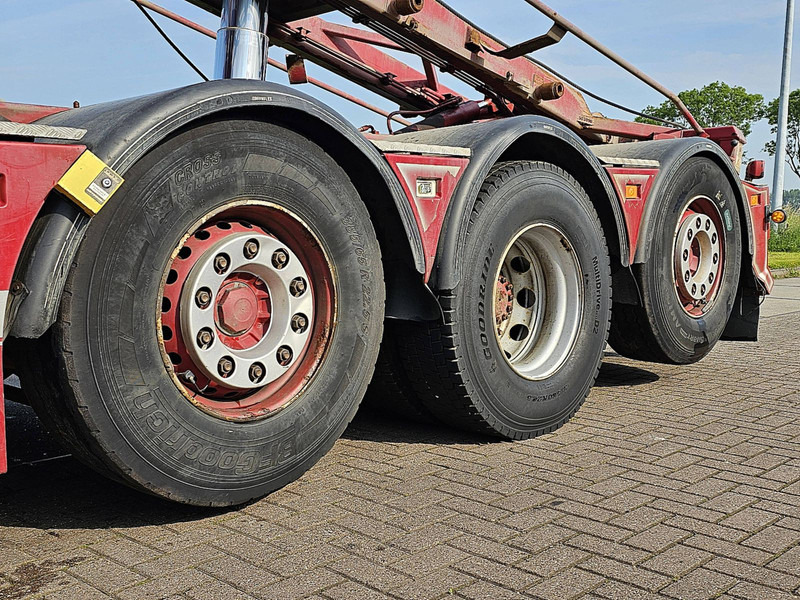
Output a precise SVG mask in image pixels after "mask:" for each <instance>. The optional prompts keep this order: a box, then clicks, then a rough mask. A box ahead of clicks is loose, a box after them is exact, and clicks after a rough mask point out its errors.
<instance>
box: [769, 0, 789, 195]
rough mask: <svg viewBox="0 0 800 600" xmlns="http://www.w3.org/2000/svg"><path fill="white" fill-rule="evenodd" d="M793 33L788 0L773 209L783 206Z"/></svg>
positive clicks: (773, 186) (773, 184) (773, 185)
mask: <svg viewBox="0 0 800 600" xmlns="http://www.w3.org/2000/svg"><path fill="white" fill-rule="evenodd" d="M793 35H794V0H787V1H786V37H785V40H784V44H783V73H782V75H781V99H780V102H779V105H778V139H777V141H776V146H775V179H774V180H773V183H772V210H777V209H779V208H782V207H783V174H784V171H785V169H786V128H787V124H788V121H789V93H790V87H791V79H792V37H793Z"/></svg>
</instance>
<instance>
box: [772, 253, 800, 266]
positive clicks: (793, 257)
mask: <svg viewBox="0 0 800 600" xmlns="http://www.w3.org/2000/svg"><path fill="white" fill-rule="evenodd" d="M769 268H770V269H793V268H800V252H770V253H769Z"/></svg>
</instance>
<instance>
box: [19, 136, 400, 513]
mask: <svg viewBox="0 0 800 600" xmlns="http://www.w3.org/2000/svg"><path fill="white" fill-rule="evenodd" d="M383 286H384V283H383V270H382V266H381V258H380V248H379V246H378V242H377V239H376V235H375V231H374V229H373V227H372V223H371V221H370V218H369V214H368V212H367V210H366V207H365V206H364V204H363V202H362V201H361V199H360V197H359V195H358V192H357V191H356V189H355V188H354V186H353V184H352V183H351V182H350V180H349V178H348V177H347V175H346V173H345V172H344V171H343V170H342V169H341V167H339V166H338V165H337V164H336V162H335V161H334V160H333V159H332V158H331V157H330V156H329V155H327V154H326V153H325V152H324V151H323V150H322V149H321V148H320V147H318V146H317V145H316V144H314V143H313V142H311V141H310V140H308V139H306V138H305V137H302V136H300V135H298V134H296V133H294V132H292V131H289V130H287V129H284V128H281V127H278V126H276V125H272V124H267V123H262V122H257V121H247V120H218V121H212V122H208V123H205V124H202V125H198V126H195V127H193V128H191V129H187V130H184V131H183V132H180V133H179V134H177V135H175V136H173V137H171V138H170V139H169V140H168V141H166V142H165V143H163V144H162V145H160V146H159V147H158V148H156V149H155V150H153V151H152V152H151V153H150V154H148V155H147V156H145V157H144V158H143V159H142V160H141V161H140V162H139V163H137V164H136V165H135V166H134V167H133V168H132V169H131V170H130V171H129V172H128V173H127V174H126V184H125V185H124V186H123V188H122V189H121V190H120V192H119V194H118V195H117V196H115V198H114V199H113V200H112V201H111V202H110V203H109V205H108V206H106V207H105V208H104V209H103V210H102V211H101V212H100V213H99V214H98V215H97V216H96V217H95V218H94V219H93V220H92V222H91V223H90V225H89V228H88V230H87V233H86V237H85V239H84V241H83V243H82V245H81V247H80V249H79V252H78V255H77V257H76V259H75V261H74V263H73V265H72V268H71V272H70V274H69V278H68V281H67V285H66V289H65V292H64V297H63V300H62V304H61V308H60V313H59V318H58V321H57V323H56V325H55V326H54V327H53V329H52V330H51V332H50V333H49V335H48V340H47V344H46V346H47V348H46V350H47V353H46V355H45V356H44V357H43V358H42V361H41V362H42V364H40V365H39V369H35V368H33V367H32V368H31V369H30V370H29V372H28V373H27V376H26V377H25V380H24V381H23V385H28V384H30V387H31V389H33V390H34V391H37V392H38V393H37V394H36V395H37V398H36V400H35V406H36V408H37V410H38V412H39V414H40V416H41V417H42V418H43V420H45V421H46V422H47V423H49V424H50V426H51V428H53V429H54V430H55V431H56V432H60V433H61V434H62V437H64V438H65V441H66V442H67V443H68V444H69V445H70V447H71V448H72V449H73V451H74V452H75V453H76V454H77V456H78V457H79V458H82V459H83V460H84V461H85V462H87V463H88V464H89V465H90V466H93V467H95V468H98V469H99V470H101V471H103V472H105V473H106V474H108V475H110V476H111V477H113V478H115V479H117V480H119V481H122V482H124V483H126V484H128V485H130V486H132V487H134V488H137V489H139V490H143V491H147V492H150V493H152V494H155V495H158V496H161V497H164V498H168V499H170V500H175V501H179V502H183V503H187V504H194V505H204V506H229V505H235V504H240V503H244V502H247V501H249V500H252V499H254V498H258V497H261V496H263V495H265V494H267V493H269V492H271V491H273V490H275V489H277V488H280V487H282V486H283V485H285V484H287V483H289V482H291V481H293V480H295V479H297V478H298V477H299V476H300V475H301V474H302V473H303V472H304V471H306V470H307V469H308V468H309V467H311V466H312V465H313V464H314V463H315V462H316V461H317V460H318V459H319V458H320V457H321V456H323V455H324V454H325V453H326V452H327V451H328V450H329V449H330V448H331V446H332V445H333V443H334V442H335V441H336V439H338V437H339V436H340V435H341V434H342V432H343V431H344V429H345V427H346V426H347V424H348V423H349V422H350V421H351V420H352V418H353V416H354V415H355V413H356V410H357V408H358V406H359V403H360V401H361V398H362V397H363V395H364V391H365V390H366V387H367V385H368V383H369V381H370V378H371V376H372V372H373V369H374V367H375V361H376V358H377V355H378V349H379V344H380V340H381V336H382V330H383V313H384V298H385V292H384V287H383ZM41 348H42V344H40V349H41ZM37 371H38V372H37ZM51 374H52V377H51ZM37 378H38V380H39V381H41V380H50V379H52V381H49V382H48V383H47V384H46V385H43V384H41V383H37V381H36V380H37ZM48 388H49V389H48Z"/></svg>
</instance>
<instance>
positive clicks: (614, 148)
mask: <svg viewBox="0 0 800 600" xmlns="http://www.w3.org/2000/svg"><path fill="white" fill-rule="evenodd" d="M594 152H595V153H596V154H597V156H598V157H599V158H600V159H601V160H602V161H603V162H604V163H606V164H607V165H609V166H612V165H619V166H631V165H635V164H636V163H637V162H638V163H640V164H641V163H643V161H647V162H648V164H649V165H650V168H657V169H658V170H659V173H658V175H657V176H656V179H655V181H654V182H653V186H652V188H651V190H650V194H649V201H648V202H647V203H646V204H645V207H644V212H643V214H642V219H641V225H640V228H639V244H638V245H637V247H636V248H635V253H634V258H633V262H634V263H635V264H636V263H644V262H646V261H647V260H648V259H649V257H650V255H651V254H652V244H653V240H654V239H655V236H654V235H653V231H652V230H653V228H654V227H655V225H654V220H655V219H654V214H655V207H656V205H657V203H658V199H659V198H660V197H661V193H662V191H663V190H664V189H665V188H666V187H667V186H668V185H669V182H670V179H671V178H672V176H673V175H674V174H675V173H676V172H677V170H678V169H679V168H680V167H681V166H682V165H683V164H684V163H685V162H686V161H687V160H689V159H690V158H693V157H696V156H703V157H706V158H710V159H711V160H713V161H714V162H715V163H717V165H719V167H720V169H722V171H723V172H724V173H725V175H726V176H727V178H728V180H729V181H730V184H731V188H732V189H733V193H734V196H735V198H734V201H735V203H736V205H737V206H738V209H739V220H740V222H741V224H742V231H741V234H742V240H743V243H742V271H741V279H740V283H739V292H738V295H737V298H736V303H735V305H734V310H733V313H732V314H731V317H730V319H729V320H728V325H727V328H726V330H725V332H724V333H723V336H722V339H723V340H739V341H755V340H757V339H758V315H759V312H760V305H761V296H762V295H763V293H764V290H763V285H762V284H761V283H760V281H759V280H758V278H757V277H756V274H755V273H754V271H753V268H752V264H753V253H754V252H755V242H754V239H755V238H754V235H753V222H752V216H751V211H750V207H749V203H748V199H747V198H748V196H747V192H746V190H745V188H744V185H743V183H742V180H741V179H740V178H739V175H738V173H737V172H736V170H735V168H734V166H733V163H731V160H730V158H729V157H728V156H727V155H726V154H725V152H724V151H723V150H722V148H720V147H719V145H717V144H715V143H713V142H710V141H708V140H706V139H703V138H682V139H671V140H656V141H650V142H637V143H635V144H609V145H606V146H598V147H596V148H594Z"/></svg>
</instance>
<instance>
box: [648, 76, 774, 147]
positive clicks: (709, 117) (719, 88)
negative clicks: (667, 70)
mask: <svg viewBox="0 0 800 600" xmlns="http://www.w3.org/2000/svg"><path fill="white" fill-rule="evenodd" d="M678 96H680V98H681V100H683V102H684V104H686V106H687V107H688V108H689V110H690V111H691V113H692V114H693V115H694V117H695V119H697V121H698V122H699V123H700V125H702V126H703V127H718V126H722V125H735V126H737V127H738V128H739V129H741V130H742V133H744V135H745V136H748V135H750V131H751V130H752V125H753V123H754V122H756V121H759V120H760V119H762V118H763V116H764V96H762V95H761V94H750V93H748V92H747V90H746V89H745V88H743V87H742V86H740V85H737V86H733V87H731V86H729V85H728V84H727V83H723V82H722V81H715V82H714V83H709V84H708V85H707V86H705V87H703V88H701V89H699V90H698V89H694V90H686V91H683V92H681V93H680V94H678ZM642 112H643V113H645V114H648V115H652V116H654V117H658V118H659V119H664V120H666V121H672V122H673V123H678V124H680V125H682V126H684V127H687V128H688V127H689V123H687V122H686V119H685V118H684V117H683V115H682V114H681V113H680V112H679V111H678V108H677V107H676V106H675V105H674V104H673V103H672V102H670V101H669V100H667V101H666V102H664V103H663V104H660V105H658V106H648V107H647V108H645V109H644V110H643V111H642ZM636 120H637V121H638V122H639V123H652V124H655V125H658V124H659V123H657V122H656V121H652V120H650V119H645V118H643V117H637V118H636Z"/></svg>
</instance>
